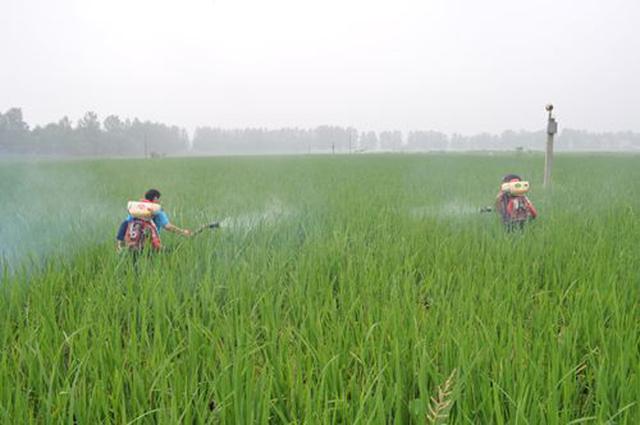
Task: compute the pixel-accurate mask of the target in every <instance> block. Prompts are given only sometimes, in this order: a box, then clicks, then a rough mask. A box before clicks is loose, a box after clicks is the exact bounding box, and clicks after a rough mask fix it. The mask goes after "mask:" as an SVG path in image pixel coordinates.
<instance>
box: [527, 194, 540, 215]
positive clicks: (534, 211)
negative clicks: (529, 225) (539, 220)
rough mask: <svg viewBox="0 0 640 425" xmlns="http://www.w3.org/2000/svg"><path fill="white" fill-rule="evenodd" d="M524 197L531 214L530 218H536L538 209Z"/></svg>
mask: <svg viewBox="0 0 640 425" xmlns="http://www.w3.org/2000/svg"><path fill="white" fill-rule="evenodd" d="M525 199H526V200H527V209H528V210H529V214H530V215H531V218H536V217H537V216H538V211H537V210H536V207H534V206H533V204H532V203H531V201H530V200H529V198H527V197H525Z"/></svg>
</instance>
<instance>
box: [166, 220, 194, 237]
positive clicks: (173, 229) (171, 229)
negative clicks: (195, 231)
mask: <svg viewBox="0 0 640 425" xmlns="http://www.w3.org/2000/svg"><path fill="white" fill-rule="evenodd" d="M164 228H165V229H167V231H169V232H171V233H175V234H178V235H182V236H191V230H189V229H181V228H179V227H178V226H174V225H173V224H171V223H167V224H165V226H164Z"/></svg>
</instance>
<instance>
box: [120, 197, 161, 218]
mask: <svg viewBox="0 0 640 425" xmlns="http://www.w3.org/2000/svg"><path fill="white" fill-rule="evenodd" d="M161 209H162V206H160V204H156V203H155V202H139V201H129V202H127V212H129V214H130V215H131V217H133V218H139V219H142V220H150V219H152V218H153V216H154V215H156V214H157V213H159V212H160V210H161Z"/></svg>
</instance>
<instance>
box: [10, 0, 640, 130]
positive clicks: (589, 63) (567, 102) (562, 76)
mask: <svg viewBox="0 0 640 425" xmlns="http://www.w3.org/2000/svg"><path fill="white" fill-rule="evenodd" d="M639 79H640V1H638V0H608V1H604V0H599V1H595V0H572V1H570V0H528V1H524V0H520V1H517V0H484V1H479V0H394V1H379V0H315V1H307V0H182V1H177V0H176V1H167V0H101V1H98V0H56V1H52V0H0V111H3V112H4V111H5V110H6V109H8V108H9V107H12V106H20V107H22V108H23V112H24V114H25V118H26V120H27V121H28V122H29V123H32V124H41V123H46V122H50V121H57V120H58V119H59V118H60V117H62V116H63V115H68V116H69V117H70V118H72V119H74V120H75V119H77V118H80V117H81V116H82V115H83V113H84V112H85V111H87V110H94V111H96V112H98V114H99V115H100V117H101V118H104V117H105V116H106V115H107V114H111V113H116V114H118V115H120V116H121V117H135V116H137V117H140V118H143V119H151V120H156V121H162V122H165V123H172V124H178V125H181V126H185V127H187V128H188V129H189V130H193V129H194V128H195V127H196V126H199V125H213V126H221V127H245V126H262V127H269V128H275V127H283V126H298V127H312V126H316V125H320V124H336V125H353V126H356V127H358V128H360V129H374V130H380V129H400V130H408V129H434V130H440V131H445V132H448V133H450V132H454V131H456V132H462V133H475V132H481V131H489V132H500V131H502V130H504V129H507V128H512V129H516V130H517V129H529V130H532V129H538V128H541V127H542V126H543V125H544V121H545V112H544V105H545V104H546V103H547V102H549V101H552V102H553V103H554V104H555V105H556V110H557V114H558V119H559V121H560V125H561V126H565V127H571V128H583V129H589V130H596V131H599V130H635V131H640V83H639V82H638V80H639Z"/></svg>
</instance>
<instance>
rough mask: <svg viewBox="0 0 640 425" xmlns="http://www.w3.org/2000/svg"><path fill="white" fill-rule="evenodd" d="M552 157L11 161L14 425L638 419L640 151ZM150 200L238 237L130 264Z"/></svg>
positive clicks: (1, 333) (7, 182)
mask: <svg viewBox="0 0 640 425" xmlns="http://www.w3.org/2000/svg"><path fill="white" fill-rule="evenodd" d="M542 161H543V159H542V157H541V156H519V157H516V156H480V155H479V156H469V155H465V156H463V155H459V156H457V155H449V156H446V155H441V156H439V155H407V156H402V155H396V156H349V157H346V156H342V157H268V158H216V159H170V160H169V159H163V160H157V161H134V160H113V161H76V162H63V163H61V162H40V163H11V164H9V163H3V164H1V167H0V189H1V191H0V213H1V214H2V220H3V222H2V223H1V226H2V227H0V238H1V239H0V249H2V250H3V256H4V258H5V260H4V269H3V272H2V275H1V279H2V280H1V283H0V423H7V424H18V423H20V424H22V423H24V424H27V423H52V424H53V423H56V424H57V423H67V424H74V423H78V424H95V423H118V424H134V423H140V424H147V423H149V424H152V423H162V424H177V423H184V424H196V423H198V424H199V423H202V424H218V423H223V424H254V423H261V424H266V423H270V424H280V423H298V424H303V423H304V424H323V423H327V424H329V423H342V424H365V423H373V424H387V423H394V424H396V423H397V424H408V423H415V424H424V423H444V422H447V423H454V424H480V423H482V424H489V423H491V424H579V423H580V424H583V423H587V424H589V423H593V424H603V423H610V424H637V423H640V405H639V401H640V325H639V323H640V297H639V294H640V271H639V270H640V267H639V266H640V245H639V242H638V235H640V214H639V210H640V204H639V199H640V189H639V188H638V185H637V182H638V181H640V166H638V164H640V158H639V157H637V156H631V157H623V156H599V157H588V156H568V155H567V156H560V157H559V158H558V159H557V161H556V173H555V186H554V188H553V191H552V192H551V191H549V192H545V191H543V190H542V188H541V187H540V182H541V172H542ZM509 172H515V173H520V174H522V175H524V176H525V177H526V178H528V179H529V180H530V181H531V182H532V186H533V187H532V193H531V196H530V198H531V200H532V201H533V202H534V203H535V204H536V206H537V207H538V210H539V212H540V214H541V218H540V219H539V220H538V221H537V222H535V223H533V224H532V225H531V226H529V227H528V228H527V229H526V230H525V232H524V233H518V234H505V233H504V232H503V230H502V229H501V227H500V225H499V223H498V222H497V218H496V217H495V216H493V215H482V214H478V213H477V210H478V209H479V207H481V206H483V205H487V204H491V202H492V200H493V197H494V196H495V192H496V190H497V186H498V182H499V179H500V178H501V176H502V175H503V174H506V173H509ZM149 187H157V188H158V189H160V190H161V192H162V193H163V199H162V201H163V202H162V203H163V205H164V207H165V209H166V210H167V211H168V213H169V214H170V217H171V218H172V220H173V221H174V222H175V223H176V224H178V225H185V226H191V227H195V226H196V225H197V224H199V223H203V222H207V221H210V220H214V219H219V220H223V221H222V222H223V227H222V228H221V229H220V230H219V231H216V232H214V233H206V234H202V235H200V236H198V238H195V239H193V240H188V241H183V240H181V239H179V238H177V237H176V236H173V235H170V234H165V235H163V241H164V243H165V245H167V246H168V247H169V248H170V249H171V253H170V254H164V255H160V256H157V257H155V258H150V259H144V260H143V261H140V262H139V263H138V265H137V267H136V268H134V267H132V265H131V261H130V259H129V258H127V257H126V256H125V257H120V256H118V255H116V254H115V253H114V252H113V239H114V234H115V230H116V226H117V225H118V223H119V221H120V220H121V219H122V218H123V215H124V209H125V204H126V201H127V200H129V199H135V198H137V197H139V196H140V195H141V193H143V192H144V190H146V189H148V188H149Z"/></svg>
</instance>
